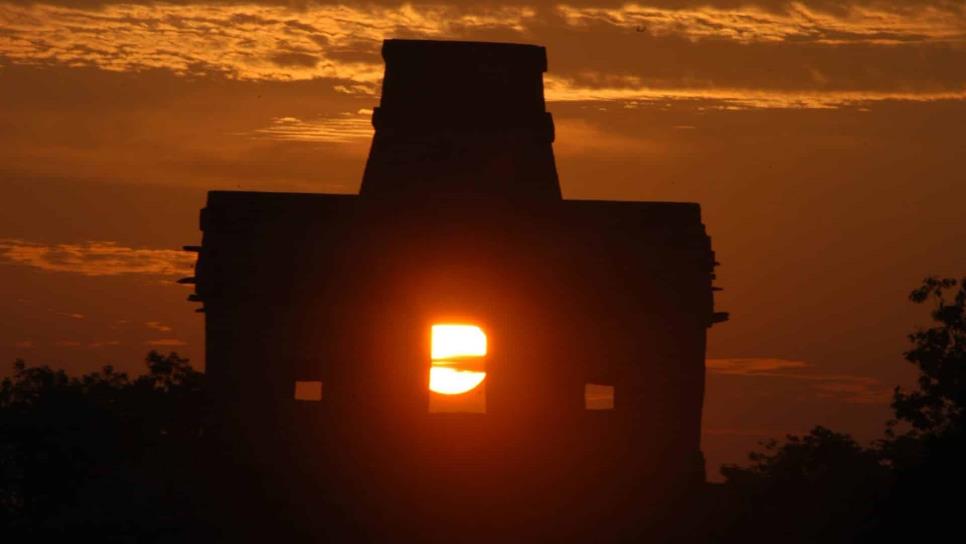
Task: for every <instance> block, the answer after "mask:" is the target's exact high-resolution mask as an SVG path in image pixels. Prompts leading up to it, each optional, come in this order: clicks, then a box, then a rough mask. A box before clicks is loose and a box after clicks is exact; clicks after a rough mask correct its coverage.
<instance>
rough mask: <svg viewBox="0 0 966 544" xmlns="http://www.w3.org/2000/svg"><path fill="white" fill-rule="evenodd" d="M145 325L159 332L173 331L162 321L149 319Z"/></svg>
mask: <svg viewBox="0 0 966 544" xmlns="http://www.w3.org/2000/svg"><path fill="white" fill-rule="evenodd" d="M144 326H145V327H147V328H149V329H152V330H155V331H158V332H171V330H172V329H171V327H169V326H167V325H165V324H164V323H161V322H160V321H148V322H147V323H145V324H144Z"/></svg>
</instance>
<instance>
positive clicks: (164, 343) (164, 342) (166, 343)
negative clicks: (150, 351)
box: [144, 338, 188, 347]
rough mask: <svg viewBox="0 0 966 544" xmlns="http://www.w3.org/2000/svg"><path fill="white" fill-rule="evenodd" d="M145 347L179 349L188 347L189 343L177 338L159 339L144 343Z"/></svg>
mask: <svg viewBox="0 0 966 544" xmlns="http://www.w3.org/2000/svg"><path fill="white" fill-rule="evenodd" d="M144 345H146V346H154V347H177V346H187V345H188V343H187V342H185V341H184V340H178V339H176V338H159V339H157V340H148V341H147V342H145V343H144Z"/></svg>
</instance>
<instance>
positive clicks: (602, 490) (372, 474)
mask: <svg viewBox="0 0 966 544" xmlns="http://www.w3.org/2000/svg"><path fill="white" fill-rule="evenodd" d="M382 55H383V58H384V60H385V64H386V70H385V78H384V80H383V86H382V97H381V100H380V102H379V105H378V106H377V107H375V108H374V110H373V115H372V123H373V126H374V127H375V135H374V137H373V141H372V147H371V150H370V153H369V157H368V161H367V162H366V165H365V172H364V174H363V178H362V185H361V189H360V191H359V194H358V195H333V194H294V193H270V192H240V191H239V192H235V191H213V192H211V193H209V195H208V201H207V205H206V206H205V208H204V209H203V210H202V212H201V230H202V231H203V241H202V243H201V245H200V246H193V247H189V248H187V249H189V250H192V251H197V252H198V261H197V266H196V274H195V277H194V278H186V279H185V280H183V281H184V282H186V283H194V284H195V289H196V292H195V294H194V295H192V296H191V297H190V298H191V300H195V301H198V302H201V303H202V304H203V307H202V308H201V309H200V311H203V312H204V316H205V336H206V373H207V377H208V382H209V385H210V388H211V391H212V403H213V407H214V412H213V413H214V414H215V419H216V421H215V422H214V423H215V426H216V428H217V429H218V432H217V436H218V438H217V441H215V440H213V446H212V451H211V452H209V454H211V455H212V460H213V466H215V467H216V468H215V469H213V471H214V472H217V473H219V474H220V477H221V478H223V479H224V481H223V485H224V486H225V489H230V491H229V492H227V493H226V499H225V500H224V501H223V502H222V503H220V504H219V505H218V506H217V507H216V508H214V509H213V511H212V516H225V518H226V519H230V520H232V521H231V524H232V526H234V527H236V529H237V530H239V531H245V534H246V535H248V536H252V535H255V534H261V533H264V534H265V535H275V536H277V535H281V534H285V535H286V536H288V537H294V538H296V539H305V540H313V539H317V540H322V539H324V538H325V537H328V538H330V539H334V540H340V539H341V540H344V541H360V540H367V541H408V540H412V541H420V542H430V541H446V542H453V541H486V542H490V541H494V540H500V541H506V540H508V539H509V540H511V541H530V542H533V541H545V542H550V541H566V540H581V539H583V540H585V541H586V540H587V539H592V540H597V541H601V540H608V539H612V540H613V539H621V538H625V537H628V536H629V535H638V536H640V535H645V534H650V535H655V534H663V533H667V532H668V531H671V532H675V531H681V530H682V527H686V526H687V525H688V524H689V523H692V522H690V521H688V519H687V516H689V515H691V514H693V512H694V511H695V507H694V504H695V503H696V500H695V497H696V496H698V495H700V494H701V490H702V489H703V486H704V477H705V475H704V460H703V456H702V453H701V447H700V429H701V410H702V402H703V395H704V378H705V362H704V361H705V339H706V333H707V329H708V328H709V327H710V326H711V325H712V324H713V323H715V322H718V321H722V320H724V319H726V318H727V314H724V313H721V312H715V310H714V305H713V297H712V294H713V293H712V292H713V290H714V288H713V287H712V285H711V283H712V280H713V278H714V267H715V265H716V264H717V263H715V260H714V253H713V252H712V250H711V246H710V239H709V237H708V236H707V234H706V232H705V228H704V225H703V224H702V223H701V214H700V207H699V206H698V205H697V204H693V203H669V202H624V201H621V202H616V201H586V200H565V199H563V198H562V196H561V191H560V186H559V183H558V178H557V171H556V167H555V164H554V155H553V147H552V144H553V141H554V124H553V119H552V117H551V115H550V113H548V112H547V111H546V107H545V102H544V94H543V73H544V72H545V71H546V69H547V58H546V51H545V49H544V48H542V47H538V46H533V45H518V44H503V43H478V42H448V41H419V40H387V41H386V42H385V43H384V45H383V49H382ZM319 175H320V176H324V175H325V174H324V172H320V173H319ZM440 324H457V325H462V326H464V332H465V331H470V332H471V333H472V334H474V335H475V336H474V338H476V339H477V340H476V341H477V342H479V341H483V342H485V350H483V351H477V352H475V353H474V354H470V355H472V356H470V357H463V356H460V354H456V356H454V357H452V359H453V360H452V361H442V362H441V361H436V362H434V358H438V357H436V354H435V353H434V352H435V351H436V347H435V344H434V342H435V340H436V338H435V337H434V336H433V335H434V334H435V332H436V331H437V329H434V325H440ZM484 337H485V338H484ZM480 338H483V340H480ZM484 351H485V353H484ZM464 355H465V354H464ZM445 365H451V368H450V370H452V371H453V372H454V373H457V374H458V373H460V372H464V371H465V372H467V374H465V375H468V376H471V377H472V376H477V377H480V376H483V377H484V378H483V379H482V381H481V382H480V383H479V385H477V386H476V387H474V388H472V390H470V391H469V392H466V393H461V394H442V393H438V392H434V391H431V390H430V381H431V378H430V376H431V374H432V369H433V368H436V367H437V366H445ZM482 372H485V374H482ZM229 496H230V497H229ZM698 502H699V501H698Z"/></svg>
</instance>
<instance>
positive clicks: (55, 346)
mask: <svg viewBox="0 0 966 544" xmlns="http://www.w3.org/2000/svg"><path fill="white" fill-rule="evenodd" d="M468 4H469V3H455V2H454V3H451V4H396V3H390V2H375V3H371V4H353V5H339V4H332V3H312V2H284V1H278V2H260V3H259V2H245V3H242V2H231V1H225V2H199V3H195V2H174V3H150V2H146V3H115V2H112V1H97V0H74V1H63V2H56V1H55V2H51V3H34V2H22V1H14V2H4V1H3V0H0V203H2V213H0V363H2V364H3V365H4V366H5V369H4V370H3V374H6V373H8V372H9V370H8V369H9V368H11V366H10V365H11V363H13V361H14V359H15V358H24V359H26V360H27V361H28V362H29V363H35V364H40V363H49V364H51V365H54V366H62V367H65V368H67V369H69V370H71V371H73V372H81V371H89V370H93V369H96V368H99V367H100V366H101V365H103V364H106V363H113V364H114V365H115V366H116V367H118V368H120V369H122V370H126V371H130V372H140V371H141V368H142V363H141V360H142V359H143V356H144V355H145V353H146V352H147V351H148V350H149V349H152V348H154V349H161V350H177V351H178V352H180V353H183V354H187V355H188V356H190V357H191V359H192V360H193V361H194V362H195V363H196V364H197V365H198V366H203V357H202V353H203V331H202V322H203V321H202V320H203V316H202V315H201V314H196V313H194V312H193V309H194V305H192V304H189V303H188V302H186V301H185V297H186V296H187V295H188V293H189V290H188V289H186V288H185V287H184V286H179V285H176V284H174V280H176V279H177V278H179V277H182V276H185V275H189V274H190V270H191V265H192V263H193V257H194V256H193V255H192V254H189V253H185V252H182V251H180V250H179V249H180V247H181V246H182V245H185V244H197V243H198V242H199V241H200V232H199V230H198V210H199V209H200V208H201V207H202V206H203V204H204V199H205V192H206V191H208V190H210V189H245V190H267V191H315V192H338V193H353V192H355V191H357V190H358V187H359V181H360V178H361V175H362V170H363V166H364V163H365V158H366V153H367V151H368V145H369V141H370V139H371V136H372V128H371V124H370V116H371V110H372V107H373V106H374V105H376V104H377V102H378V97H379V88H380V83H381V77H382V71H383V63H382V59H381V57H380V55H379V49H380V46H381V42H382V40H383V39H385V38H434V39H466V40H483V41H510V42H524V43H533V44H539V45H543V46H546V47H547V55H548V61H549V70H548V73H547V74H546V75H545V83H546V97H547V100H548V104H547V108H548V110H549V111H551V112H552V113H553V115H554V119H555V122H556V127H557V131H556V134H557V139H556V142H555V145H554V148H555V152H556V155H557V166H558V171H559V175H560V181H561V185H562V189H563V192H564V195H565V197H567V198H595V199H601V198H603V199H638V200H670V201H694V202H699V203H700V204H701V205H702V210H703V217H704V223H705V225H706V226H707V229H708V232H709V234H710V235H711V237H712V243H713V245H714V249H715V251H716V253H717V260H718V261H720V262H721V263H722V265H721V266H720V267H719V269H718V272H717V274H718V280H717V282H716V283H717V284H718V285H720V286H722V287H724V289H725V290H724V291H723V292H721V293H718V294H717V301H718V303H717V306H718V308H719V309H720V310H723V311H729V312H730V313H731V321H729V322H728V323H725V324H722V325H717V326H715V327H714V328H713V329H712V330H711V332H710V345H709V362H708V366H709V372H708V393H707V400H706V406H705V423H704V449H705V452H706V454H707V456H708V459H709V474H710V475H712V476H713V475H714V474H715V473H716V470H717V469H716V467H717V465H718V464H720V463H721V462H736V461H741V460H743V458H744V455H745V453H746V452H747V451H748V450H749V449H751V448H752V447H753V446H754V445H755V443H756V442H757V441H759V440H762V439H765V438H768V437H780V436H782V435H784V434H786V433H797V432H803V431H806V430H807V429H809V428H810V427H811V426H813V425H815V424H823V425H826V426H829V427H832V428H834V429H837V430H843V431H848V432H852V433H854V434H855V435H856V436H857V437H859V438H861V439H871V438H875V437H877V436H879V434H880V432H881V430H882V423H883V422H884V421H885V419H887V418H888V416H889V410H888V402H889V398H890V395H891V389H892V388H893V387H894V386H895V385H896V384H904V385H908V384H911V383H912V379H913V378H914V376H915V374H914V372H913V368H912V367H911V365H909V364H907V363H905V362H904V361H903V359H902V351H903V349H904V348H905V347H906V345H907V341H906V338H905V335H906V334H907V333H908V332H911V331H912V330H913V329H914V327H915V326H916V325H925V324H926V323H927V320H928V315H927V311H926V308H923V307H918V306H915V305H913V304H911V303H909V302H908V301H907V299H906V295H907V294H908V292H909V291H910V290H911V289H912V288H914V287H916V286H917V284H918V283H919V281H920V280H921V279H922V278H923V277H924V276H926V275H930V274H935V275H956V276H959V275H962V274H964V273H966V251H964V246H966V219H964V210H966V137H964V130H966V2H962V1H958V0H916V1H912V0H881V1H880V0H820V1H807V2H788V1H778V0H758V1H748V2H742V1H735V0H706V1H691V0H673V1H667V2H646V3H631V4H622V3H608V2H584V1H576V2H565V3H556V2H538V3H531V4H527V5H520V4H515V3H512V2H493V3H489V4H485V5H484V4H477V3H474V7H472V8H470V7H467V5H468ZM467 107H468V108H469V107H472V104H467Z"/></svg>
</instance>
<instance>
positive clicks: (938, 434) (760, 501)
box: [715, 278, 966, 542]
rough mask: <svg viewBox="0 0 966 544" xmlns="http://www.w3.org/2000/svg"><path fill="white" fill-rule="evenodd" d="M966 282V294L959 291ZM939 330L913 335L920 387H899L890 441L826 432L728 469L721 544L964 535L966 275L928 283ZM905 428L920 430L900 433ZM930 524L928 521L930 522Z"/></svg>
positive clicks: (915, 295) (775, 445)
mask: <svg viewBox="0 0 966 544" xmlns="http://www.w3.org/2000/svg"><path fill="white" fill-rule="evenodd" d="M957 286H958V291H957ZM909 298H910V300H911V301H912V302H914V303H919V304H921V303H924V302H926V301H929V300H932V301H933V302H934V304H935V307H934V308H933V310H932V312H931V317H932V319H933V322H934V326H932V327H930V328H927V329H921V330H918V331H916V332H914V333H913V334H911V335H910V336H909V340H910V341H911V342H912V344H913V346H912V348H911V349H910V350H909V351H907V352H906V353H905V358H906V359H907V360H908V361H909V362H910V363H912V364H914V365H916V367H917V368H918V369H919V372H920V375H919V379H918V389H917V390H914V391H904V390H903V389H902V388H900V387H897V388H896V389H895V393H894V396H893V402H892V408H893V410H894V412H895V419H894V420H891V421H889V422H887V423H886V432H885V436H884V438H882V439H880V440H878V441H876V442H874V443H873V444H871V445H869V446H862V445H860V444H858V443H856V442H855V440H853V439H852V437H850V436H849V435H847V434H841V433H836V432H833V431H831V430H829V429H826V428H824V427H816V428H814V429H813V430H812V431H811V432H810V433H809V434H807V435H805V436H803V437H799V436H788V437H787V439H786V441H785V442H783V443H779V442H777V441H774V440H773V441H769V442H766V443H764V444H763V451H757V452H753V453H751V454H750V455H749V460H750V461H751V464H750V465H748V466H743V467H740V466H735V465H728V466H724V467H722V470H721V472H722V475H723V476H725V479H726V480H725V483H724V484H723V485H722V486H721V489H720V490H719V492H718V497H717V498H718V499H719V500H718V503H717V505H716V508H717V509H718V512H717V516H716V517H715V520H716V524H717V527H716V531H717V537H718V540H720V541H742V542H758V541H769V542H771V541H774V540H775V539H776V538H780V539H782V540H784V541H787V542H819V541H821V542H865V541H869V542H871V541H879V542H881V541H895V540H898V539H909V540H915V541H922V540H924V539H926V540H928V539H930V538H939V537H941V536H945V537H947V538H948V535H954V534H959V533H962V530H963V529H962V526H961V522H960V521H959V513H960V511H961V509H962V505H963V502H962V500H957V499H954V498H953V497H956V496H958V495H961V493H962V492H963V490H964V489H966V467H964V464H963V459H966V434H964V419H963V416H964V413H966V356H964V353H966V279H963V280H958V281H957V280H955V279H948V278H945V279H938V278H926V279H925V280H924V281H923V283H922V285H921V286H920V287H919V288H917V289H915V290H914V291H913V292H912V293H911V294H910V297H909ZM900 424H908V426H910V427H911V428H910V429H908V430H906V431H904V432H899V431H898V429H899V428H900ZM926 520H928V521H926Z"/></svg>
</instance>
